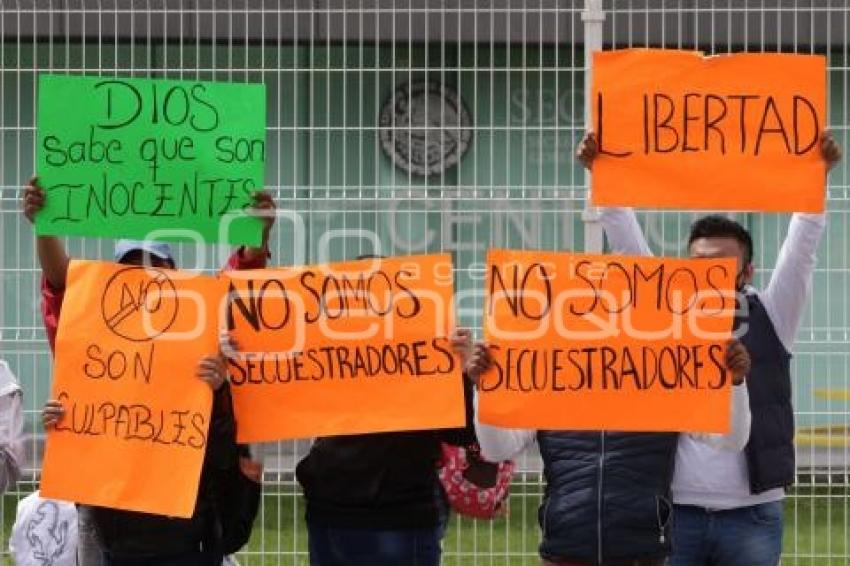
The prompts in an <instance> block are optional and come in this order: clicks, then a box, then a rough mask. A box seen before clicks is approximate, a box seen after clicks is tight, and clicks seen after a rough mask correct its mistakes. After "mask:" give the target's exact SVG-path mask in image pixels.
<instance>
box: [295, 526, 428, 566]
mask: <svg viewBox="0 0 850 566" xmlns="http://www.w3.org/2000/svg"><path fill="white" fill-rule="evenodd" d="M307 533H308V543H309V549H310V565H311V566H439V564H440V542H439V533H438V528H437V527H434V528H430V529H401V530H370V529H339V528H334V527H328V526H326V525H322V524H321V523H317V522H315V521H311V522H310V523H309V524H308V525H307Z"/></svg>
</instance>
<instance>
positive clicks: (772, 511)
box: [712, 501, 783, 566]
mask: <svg viewBox="0 0 850 566" xmlns="http://www.w3.org/2000/svg"><path fill="white" fill-rule="evenodd" d="M782 514H783V504H782V501H774V502H771V503H762V504H761V505H753V506H751V507H742V508H740V509H736V510H735V511H733V512H727V513H724V514H723V515H722V517H721V518H720V521H719V523H718V525H717V529H716V530H715V541H714V553H713V557H714V560H713V561H712V565H713V566H743V565H746V566H776V565H777V564H779V557H780V555H781V554H782V525H783V516H782Z"/></svg>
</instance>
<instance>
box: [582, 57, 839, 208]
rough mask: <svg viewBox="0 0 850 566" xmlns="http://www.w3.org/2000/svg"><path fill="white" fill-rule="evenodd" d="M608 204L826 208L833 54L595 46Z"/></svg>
mask: <svg viewBox="0 0 850 566" xmlns="http://www.w3.org/2000/svg"><path fill="white" fill-rule="evenodd" d="M590 104H592V109H593V129H594V131H595V132H596V135H597V137H598V139H599V142H600V154H599V156H598V158H597V159H596V161H594V164H593V179H592V200H593V204H595V205H597V206H639V207H650V208H685V209H712V210H754V211H771V212H781V211H785V212H822V211H823V209H824V197H825V194H824V190H825V188H824V185H825V165H824V162H823V159H822V158H821V154H820V143H819V141H818V136H819V134H820V132H821V131H822V130H825V129H826V127H827V123H826V113H825V108H826V60H825V58H824V57H823V56H821V55H784V54H783V55H780V54H750V53H746V54H738V55H723V56H716V57H703V56H702V54H700V53H698V52H689V51H667V50H643V49H634V50H631V49H630V50H622V51H605V52H598V53H594V54H593V92H592V96H591V100H590Z"/></svg>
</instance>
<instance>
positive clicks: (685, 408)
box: [479, 250, 735, 432]
mask: <svg viewBox="0 0 850 566" xmlns="http://www.w3.org/2000/svg"><path fill="white" fill-rule="evenodd" d="M487 264H488V265H487V299H486V305H485V313H484V317H485V335H486V339H487V342H488V343H489V344H490V348H491V352H492V354H493V357H494V360H495V364H494V367H493V368H491V370H489V371H488V372H487V373H486V374H485V375H483V376H482V379H481V383H480V385H479V417H480V419H481V421H482V422H485V423H490V424H494V425H499V426H505V427H518V428H533V429H554V430H620V431H691V432H726V431H727V429H728V427H729V418H730V406H729V403H730V401H729V384H730V376H729V375H728V371H727V370H726V369H725V362H724V360H725V351H726V346H725V342H726V340H727V339H728V338H729V337H730V334H731V328H732V316H733V313H734V309H735V295H734V293H733V289H734V280H735V260H734V259H718V260H714V259H697V260H686V259H667V258H663V259H662V258H658V259H656V258H645V257H617V256H605V255H598V256H597V255H578V254H569V253H547V252H525V251H500V250H494V251H491V252H490V253H489V254H488V258H487Z"/></svg>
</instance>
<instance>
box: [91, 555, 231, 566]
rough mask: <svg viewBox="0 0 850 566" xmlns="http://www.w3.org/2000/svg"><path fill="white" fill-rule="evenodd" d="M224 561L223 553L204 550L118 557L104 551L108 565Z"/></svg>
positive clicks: (212, 564)
mask: <svg viewBox="0 0 850 566" xmlns="http://www.w3.org/2000/svg"><path fill="white" fill-rule="evenodd" d="M223 561H224V557H223V556H221V555H216V554H209V553H203V552H192V553H190V554H178V555H174V556H148V557H143V558H131V557H116V556H111V555H110V554H109V553H108V552H105V553H104V564H105V565H106V566H154V565H156V566H221V563H222V562H223ZM81 566H82V565H81Z"/></svg>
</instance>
